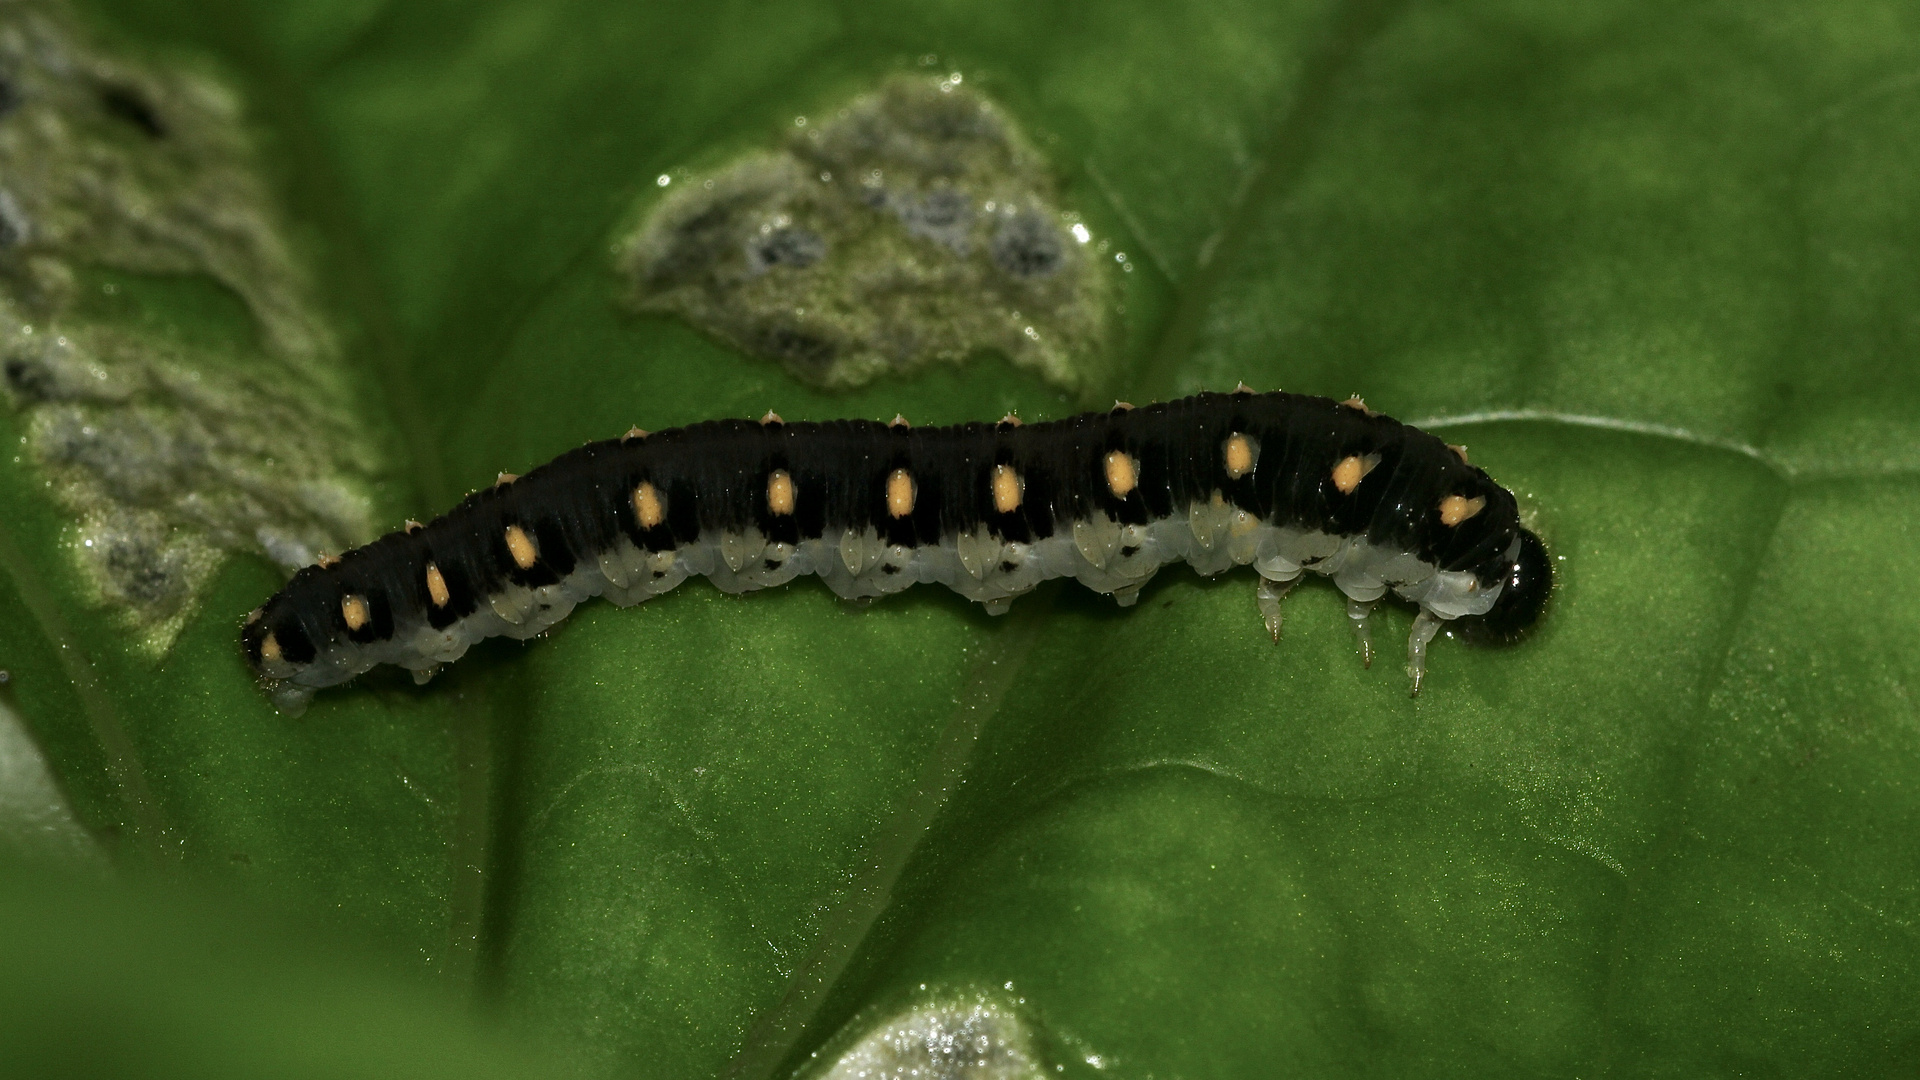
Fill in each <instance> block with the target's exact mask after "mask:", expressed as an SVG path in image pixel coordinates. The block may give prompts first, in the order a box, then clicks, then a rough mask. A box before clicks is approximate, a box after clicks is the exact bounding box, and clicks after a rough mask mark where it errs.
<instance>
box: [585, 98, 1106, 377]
mask: <svg viewBox="0 0 1920 1080" xmlns="http://www.w3.org/2000/svg"><path fill="white" fill-rule="evenodd" d="M824 111H825V112H826V114H827V115H828V116H829V117H830V118H829V119H828V120H826V121H825V122H824V123H808V124H805V125H799V126H796V127H794V128H789V129H788V131H789V132H790V133H791V134H790V135H789V136H788V137H787V138H786V140H785V142H784V144H783V145H781V146H778V147H776V148H774V149H771V150H760V151H755V152H752V153H749V154H747V155H745V156H743V157H740V158H738V159H735V160H734V161H732V162H728V163H724V164H722V165H720V166H719V167H718V168H716V169H714V170H712V171H710V172H707V173H703V174H693V173H676V174H669V176H668V182H667V183H666V184H664V185H662V184H659V183H653V184H649V185H647V188H648V195H647V196H646V199H647V200H648V203H647V206H648V210H647V213H646V215H645V218H644V220H642V221H641V222H640V223H639V225H638V226H636V227H635V228H634V229H633V231H632V232H631V234H629V235H628V236H627V237H626V238H625V239H624V240H623V241H622V242H621V244H620V245H619V250H620V252H621V255H620V263H621V269H622V270H623V272H624V273H625V274H626V275H627V276H628V279H629V280H630V282H631V284H632V292H631V294H630V296H631V300H632V303H633V304H634V306H635V307H636V308H638V309H639V310H642V311H647V312H659V313H671V314H675V315H678V316H680V317H682V318H685V319H686V320H687V321H689V322H691V323H693V324H694V325H695V326H698V327H699V328H701V329H702V330H704V331H705V332H707V333H709V334H711V335H713V336H714V337H716V338H718V339H720V340H722V341H724V342H727V343H728V344H730V345H732V346H734V347H736V348H738V349H741V350H742V351H745V352H748V353H751V354H753V355H756V356H760V357H763V358H766V359H769V360H774V361H777V362H779V363H781V364H783V365H784V366H786V368H787V369H788V370H789V371H791V372H793V373H794V374H795V375H797V376H799V377H800V378H802V379H805V380H807V381H809V382H812V383H814V384H816V385H821V386H827V387H835V388H845V387H852V386H857V385H859V384H861V383H864V382H866V381H868V380H870V379H872V378H874V377H875V376H877V375H880V374H883V373H887V372H896V371H906V370H911V369H913V368H916V367H920V366H922V365H925V364H928V363H933V362H936V361H938V362H946V363H960V362H963V361H964V360H965V359H966V358H967V357H968V356H969V355H971V354H974V353H977V352H979V351H981V350H994V351H998V352H1000V353H1002V354H1003V355H1005V356H1007V357H1008V358H1009V359H1011V360H1012V361H1013V362H1014V363H1016V364H1020V365H1022V366H1025V367H1028V368H1032V369H1034V370H1036V371H1039V372H1040V373H1042V374H1043V375H1044V376H1046V377H1047V378H1049V379H1051V380H1053V381H1054V382H1056V383H1059V384H1061V385H1063V386H1067V387H1070V388H1079V387H1082V386H1084V385H1086V384H1088V383H1090V382H1094V381H1098V380H1099V379H1100V377H1101V376H1102V375H1103V374H1104V370H1103V369H1101V368H1099V367H1097V365H1101V364H1104V363H1107V362H1108V358H1109V357H1110V356H1111V354H1112V350H1111V349H1108V348H1106V347H1105V346H1106V345H1107V343H1108V341H1109V339H1110V337H1111V333H1112V330H1111V326H1110V323H1111V320H1112V317H1113V316H1112V314H1111V313H1112V312H1113V310H1114V306H1113V304H1112V303H1111V301H1110V299H1109V294H1110V293H1111V292H1112V290H1113V288H1114V287H1115V286H1114V280H1115V279H1114V275H1115V273H1116V269H1115V267H1114V265H1113V264H1112V260H1110V259H1106V258H1104V257H1100V258H1096V257H1094V254H1095V253H1097V252H1098V250H1099V247H1100V245H1099V244H1097V243H1095V244H1092V245H1091V246H1089V242H1090V241H1092V240H1094V237H1093V234H1092V232H1091V231H1090V230H1089V229H1088V228H1087V226H1086V225H1085V224H1084V223H1082V222H1080V221H1079V220H1078V218H1077V217H1075V216H1074V215H1072V214H1071V213H1068V212H1066V211H1064V210H1063V209H1061V207H1060V206H1059V201H1058V197H1057V194H1056V190H1055V183H1054V180H1053V177H1052V174H1051V171H1050V169H1049V168H1048V165H1047V162H1046V161H1045V159H1044V158H1042V157H1041V156H1040V154H1039V153H1038V152H1037V151H1036V150H1034V149H1033V147H1032V145H1031V144H1030V143H1029V142H1028V141H1027V139H1026V137H1025V136H1024V135H1022V134H1021V132H1020V131H1019V129H1018V128H1017V127H1016V126H1015V125H1014V123H1013V121H1012V120H1011V119H1010V118H1009V117H1007V116H1006V115H1005V114H1004V113H1003V112H1002V111H1001V110H1000V108H999V107H998V106H996V105H994V104H993V103H992V102H990V101H988V100H987V99H986V98H985V97H983V96H981V95H980V94H978V93H976V92H974V91H973V90H971V89H970V88H968V87H966V86H964V85H963V84H962V82H960V81H957V80H955V79H954V78H953V77H952V76H948V77H946V78H942V79H928V78H924V77H908V76H897V77H894V78H890V79H888V80H886V81H885V82H883V83H882V84H881V85H880V86H879V88H877V89H876V90H874V91H872V92H871V93H867V94H864V95H861V96H860V97H857V98H855V99H853V100H852V101H850V102H847V103H846V104H845V106H844V107H841V108H836V109H829V110H824Z"/></svg>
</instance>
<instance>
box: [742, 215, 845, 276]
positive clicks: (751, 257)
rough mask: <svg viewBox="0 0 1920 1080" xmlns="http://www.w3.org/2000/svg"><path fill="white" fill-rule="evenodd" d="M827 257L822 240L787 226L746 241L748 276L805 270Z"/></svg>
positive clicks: (819, 237)
mask: <svg viewBox="0 0 1920 1080" xmlns="http://www.w3.org/2000/svg"><path fill="white" fill-rule="evenodd" d="M826 257H827V242H826V240H825V239H823V238H822V237H821V236H820V235H819V234H818V233H811V232H808V231H807V230H805V229H796V228H794V227H792V226H790V225H789V226H786V227H784V228H779V229H773V230H770V231H769V232H767V233H766V234H764V235H761V236H754V237H750V238H748V240H747V272H748V273H749V274H753V275H755V276H758V275H760V274H764V273H766V272H767V271H769V270H772V269H774V268H775V267H781V266H785V267H790V268H792V269H795V270H804V269H806V268H807V267H809V266H812V265H813V264H814V263H817V262H819V261H820V260H821V259H824V258H826Z"/></svg>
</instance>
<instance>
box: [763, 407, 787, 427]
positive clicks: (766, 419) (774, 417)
mask: <svg viewBox="0 0 1920 1080" xmlns="http://www.w3.org/2000/svg"><path fill="white" fill-rule="evenodd" d="M760 422H761V423H762V424H784V423H786V421H785V420H782V419H780V414H779V413H777V412H774V411H773V410H772V409H768V410H767V415H765V416H763V417H761V418H760Z"/></svg>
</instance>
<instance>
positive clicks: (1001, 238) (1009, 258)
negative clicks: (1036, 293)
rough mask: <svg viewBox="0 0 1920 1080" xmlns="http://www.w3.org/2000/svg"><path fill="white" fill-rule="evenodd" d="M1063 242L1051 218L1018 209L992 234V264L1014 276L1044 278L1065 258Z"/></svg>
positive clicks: (1065, 252)
mask: <svg viewBox="0 0 1920 1080" xmlns="http://www.w3.org/2000/svg"><path fill="white" fill-rule="evenodd" d="M1066 257H1067V250H1066V245H1064V244H1062V243H1061V242H1060V230H1059V229H1058V228H1056V227H1054V224H1053V223H1052V222H1051V221H1048V220H1047V219H1046V218H1044V217H1041V216H1040V215H1039V214H1035V213H1031V212H1021V213H1018V214H1015V215H1013V216H1012V217H1010V218H1007V219H1006V220H1005V221H1002V222H1001V223H1000V227H999V228H998V229H996V230H994V233H993V264H994V265H995V266H998V267H999V268H1000V269H1002V270H1004V271H1006V272H1007V273H1009V274H1011V275H1013V276H1014V277H1017V278H1031V277H1045V276H1047V275H1048V274H1051V273H1054V272H1055V271H1057V270H1059V269H1060V265H1061V264H1062V263H1063V262H1065V261H1066Z"/></svg>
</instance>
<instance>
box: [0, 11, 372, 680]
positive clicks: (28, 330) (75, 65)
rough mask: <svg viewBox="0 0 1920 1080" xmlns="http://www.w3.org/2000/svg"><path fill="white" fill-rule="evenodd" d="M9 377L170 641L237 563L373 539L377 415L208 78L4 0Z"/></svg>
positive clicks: (17, 403) (3, 309) (81, 518)
mask: <svg viewBox="0 0 1920 1080" xmlns="http://www.w3.org/2000/svg"><path fill="white" fill-rule="evenodd" d="M0 385H3V386H4V387H5V392H4V397H5V400H6V401H7V403H8V404H9V405H11V406H12V407H13V408H14V409H15V410H16V411H17V412H19V413H20V414H22V416H23V418H24V421H25V422H24V424H23V427H24V430H25V433H26V442H27V445H28V448H29V449H30V450H31V451H32V457H33V459H34V461H35V463H36V465H37V466H38V468H40V469H41V470H43V471H44V473H45V476H46V478H47V479H48V481H49V488H50V491H51V493H52V494H53V496H54V497H55V498H56V499H57V500H58V501H59V502H60V503H61V505H62V506H64V507H65V508H66V509H67V511H68V512H69V513H70V514H71V516H72V520H73V522H74V525H73V528H72V530H71V536H70V540H71V545H70V546H71V549H72V552H73V554H74V556H75V558H76V560H77V561H78V563H79V566H80V568H81V570H82V572H83V574H84V575H85V578H86V580H87V581H88V582H89V583H90V584H91V585H92V587H93V589H94V591H95V593H96V598H97V599H98V600H100V601H101V602H103V603H104V604H106V605H108V606H109V607H112V608H114V609H116V610H118V611H119V612H121V613H123V614H124V615H125V616H126V618H127V621H128V622H129V623H130V625H131V626H132V628H133V629H135V630H136V632H137V634H138V640H139V641H140V642H141V643H142V644H143V645H145V646H146V647H148V648H149V649H151V650H153V651H155V652H161V651H164V650H165V649H166V648H167V647H168V646H169V645H171V643H172V641H173V638H174V635H175V634H176V633H177V632H178V630H179V628H180V626H181V625H182V624H183V623H184V622H185V620H186V618H187V617H188V616H189V615H190V614H191V613H192V611H193V608H194V605H195V601H196V599H197V597H198V595H199V593H200V590H201V589H202V587H203V586H204V585H205V584H206V583H207V581H208V580H209V579H210V578H211V576H212V574H213V572H214V571H215V570H216V569H217V568H218V566H219V565H220V563H221V561H222V560H223V559H224V558H225V556H226V555H228V554H230V553H234V552H240V551H252V552H256V553H259V554H262V555H265V556H266V557H268V558H270V559H272V560H273V561H275V562H278V563H280V564H281V565H283V566H286V567H287V568H289V569H291V568H294V567H297V566H300V565H303V564H305V563H308V562H311V561H313V558H314V555H315V553H316V552H318V551H322V550H329V549H331V550H336V551H337V550H343V549H345V548H348V547H351V546H353V545H354V544H356V543H359V542H362V541H364V540H365V539H367V538H368V536H369V535H370V533H371V532H372V530H371V527H370V521H369V510H368V499H367V493H366V492H367V477H368V476H369V475H370V474H371V472H372V470H373V467H374V454H373V453H372V451H371V450H370V449H369V445H368V438H367V436H366V435H365V430H366V429H365V425H363V424H356V423H354V422H353V417H352V410H351V409H350V408H349V407H348V406H347V395H346V393H345V390H344V387H343V386H342V384H341V382H340V376H339V371H338V349H337V347H336V345H335V343H334V341H333V339H332V337H331V335H330V334H329V332H328V330H327V328H326V327H325V325H324V324H323V323H322V321H321V319H320V317H319V315H318V313H317V312H316V311H315V310H314V308H313V306H312V304H311V301H310V299H309V297H308V295H307V290H306V288H305V284H304V282H303V281H302V279H301V276H300V274H299V272H298V270H297V268H296V266H295V264H294V262H293V260H292V258H291V256H290V255H289V253H288V251H287V249H286V244H285V242H284V240H283V238H282V234H281V225H280V222H279V220H278V218H277V216H276V212H275V210H274V208H273V206H272V204H271V201H270V199H269V197H268V192H267V188H266V185H265V184H264V183H263V182H262V180H261V178H260V176H259V175H258V172H257V169H256V166H255V164H254V161H253V157H252V154H251V150H250V148H249V147H248V145H247V141H246V139H245V137H244V134H243V129H242V124H241V119H240V116H239V108H238V104H237V103H236V102H235V101H234V99H233V98H232V96H231V95H230V94H229V93H228V92H227V91H226V90H224V89H223V88H222V87H220V86H218V85H217V84H215V83H213V82H211V81H209V80H208V79H206V78H204V77H201V76H198V75H193V74H188V73H184V72H179V71H172V70H166V69H162V68H158V67H154V66H151V65H146V64H136V63H133V62H131V61H128V60H125V59H122V58H118V57H112V56H108V55H105V54H103V53H101V52H99V51H97V50H95V49H93V48H92V47H91V46H90V45H89V44H88V43H87V42H86V41H85V40H84V38H83V36H82V35H81V34H80V33H79V32H78V31H76V30H75V29H74V28H73V24H72V23H71V22H70V20H68V19H67V18H66V17H65V15H64V12H63V9H62V8H61V7H60V6H59V5H57V4H54V3H51V2H40V3H32V2H12V3H6V4H0Z"/></svg>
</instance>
